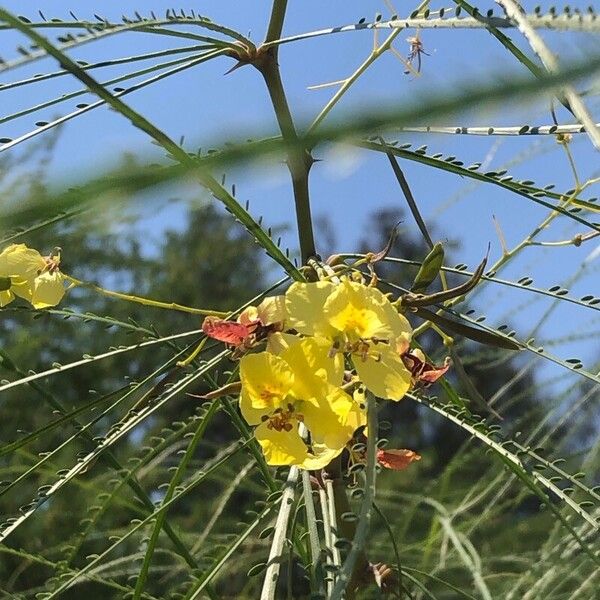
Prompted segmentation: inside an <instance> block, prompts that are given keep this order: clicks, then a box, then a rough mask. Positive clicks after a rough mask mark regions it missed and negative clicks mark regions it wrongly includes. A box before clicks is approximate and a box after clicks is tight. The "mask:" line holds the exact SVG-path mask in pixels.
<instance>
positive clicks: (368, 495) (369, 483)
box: [331, 393, 377, 600]
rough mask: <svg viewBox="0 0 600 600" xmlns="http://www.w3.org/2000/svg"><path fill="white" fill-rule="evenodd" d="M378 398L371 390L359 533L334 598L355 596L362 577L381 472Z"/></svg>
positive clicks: (337, 584) (357, 529)
mask: <svg viewBox="0 0 600 600" xmlns="http://www.w3.org/2000/svg"><path fill="white" fill-rule="evenodd" d="M376 402H377V400H376V399H375V396H373V394H371V393H369V394H368V395H367V427H368V428H369V436H368V437H367V469H366V477H365V490H364V496H363V501H362V504H361V507H360V512H359V515H358V525H357V526H356V533H355V534H354V539H353V540H352V548H351V549H350V552H349V553H348V556H347V557H346V560H345V561H344V564H343V565H342V568H341V569H340V572H339V576H338V580H337V582H336V584H335V587H334V588H333V593H332V594H331V600H341V599H342V598H343V597H344V595H345V596H346V598H349V597H352V596H353V595H354V587H355V586H356V584H357V583H358V580H359V579H360V570H359V569H357V567H359V566H360V565H361V564H362V560H359V559H361V558H362V557H363V556H364V554H363V549H364V547H365V544H366V541H367V534H368V532H369V525H370V523H371V516H372V514H373V502H374V500H375V479H376V476H377V471H376V469H375V462H376V461H375V450H376V444H377V404H376ZM347 588H349V589H347Z"/></svg>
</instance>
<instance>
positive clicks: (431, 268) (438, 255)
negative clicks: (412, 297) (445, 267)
mask: <svg viewBox="0 0 600 600" xmlns="http://www.w3.org/2000/svg"><path fill="white" fill-rule="evenodd" d="M443 262H444V247H443V246H442V244H441V243H440V242H437V243H436V244H435V245H434V246H433V248H432V250H431V252H430V253H429V254H428V255H427V256H426V257H425V260H424V261H423V264H422V265H421V268H420V269H419V272H418V273H417V276H416V277H415V281H414V283H413V284H412V287H411V288H410V289H411V291H412V292H416V293H419V294H421V293H423V292H425V290H426V289H427V288H428V287H429V286H430V285H431V284H432V283H433V282H434V280H435V278H436V277H437V276H438V273H439V272H440V269H441V268H442V264H443Z"/></svg>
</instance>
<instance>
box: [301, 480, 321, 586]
mask: <svg viewBox="0 0 600 600" xmlns="http://www.w3.org/2000/svg"><path fill="white" fill-rule="evenodd" d="M302 493H303V495H304V510H305V512H306V529H307V530H308V539H309V542H310V578H311V582H312V584H313V586H315V587H316V585H317V565H318V564H319V560H320V557H321V544H320V542H319V532H318V531H317V515H316V513H315V503H314V501H313V495H312V486H311V483H310V475H309V474H308V471H306V470H304V469H303V470H302Z"/></svg>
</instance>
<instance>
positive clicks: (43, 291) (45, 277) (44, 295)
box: [31, 271, 65, 308]
mask: <svg viewBox="0 0 600 600" xmlns="http://www.w3.org/2000/svg"><path fill="white" fill-rule="evenodd" d="M64 295H65V285H64V278H63V275H62V273H60V272H59V271H55V272H54V273H49V272H46V273H42V274H41V275H39V276H38V277H36V278H35V280H34V283H33V291H32V296H31V304H33V307H34V308H48V307H49V306H56V305H57V304H58V303H59V302H60V301H61V300H62V299H63V296H64Z"/></svg>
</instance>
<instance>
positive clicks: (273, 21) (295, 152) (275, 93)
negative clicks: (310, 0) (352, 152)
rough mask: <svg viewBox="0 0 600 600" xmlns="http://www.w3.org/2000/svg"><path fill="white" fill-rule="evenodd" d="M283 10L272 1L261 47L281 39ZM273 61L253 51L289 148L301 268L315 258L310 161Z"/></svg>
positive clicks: (279, 0)
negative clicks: (302, 144)
mask: <svg viewBox="0 0 600 600" xmlns="http://www.w3.org/2000/svg"><path fill="white" fill-rule="evenodd" d="M286 8H287V0H273V7H272V9H271V18H270V21H269V27H268V30H267V37H266V39H265V44H266V43H268V42H271V41H273V40H276V39H278V38H279V37H280V36H281V30H282V28H283V21H284V19H285V11H286ZM277 58H278V48H277V46H271V47H269V48H265V47H261V48H259V49H258V51H257V58H256V60H255V62H254V63H253V64H254V66H255V67H256V68H257V69H258V70H259V71H260V73H261V74H262V76H263V78H264V80H265V84H266V86H267V90H268V92H269V97H270V98H271V104H272V105H273V109H274V111H275V116H276V117H277V123H278V124H279V129H280V130H281V135H282V137H283V140H284V142H286V143H289V144H290V149H289V151H288V158H287V164H288V169H289V171H290V175H291V176H292V186H293V189H294V202H295V206H296V221H297V223H298V237H299V242H300V254H301V257H302V264H305V263H306V261H307V260H308V259H309V258H310V257H311V256H315V254H316V249H315V240H314V234H313V225H312V216H311V211H310V196H309V187H308V176H309V172H310V168H311V166H312V164H313V158H312V156H311V155H310V152H309V151H308V150H307V149H306V148H303V147H302V146H301V145H299V144H298V134H297V132H296V128H295V127H294V121H293V119H292V113H291V111H290V107H289V105H288V101H287V98H286V95H285V90H284V87H283V82H282V80H281V73H280V71H279V63H278V62H277Z"/></svg>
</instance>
